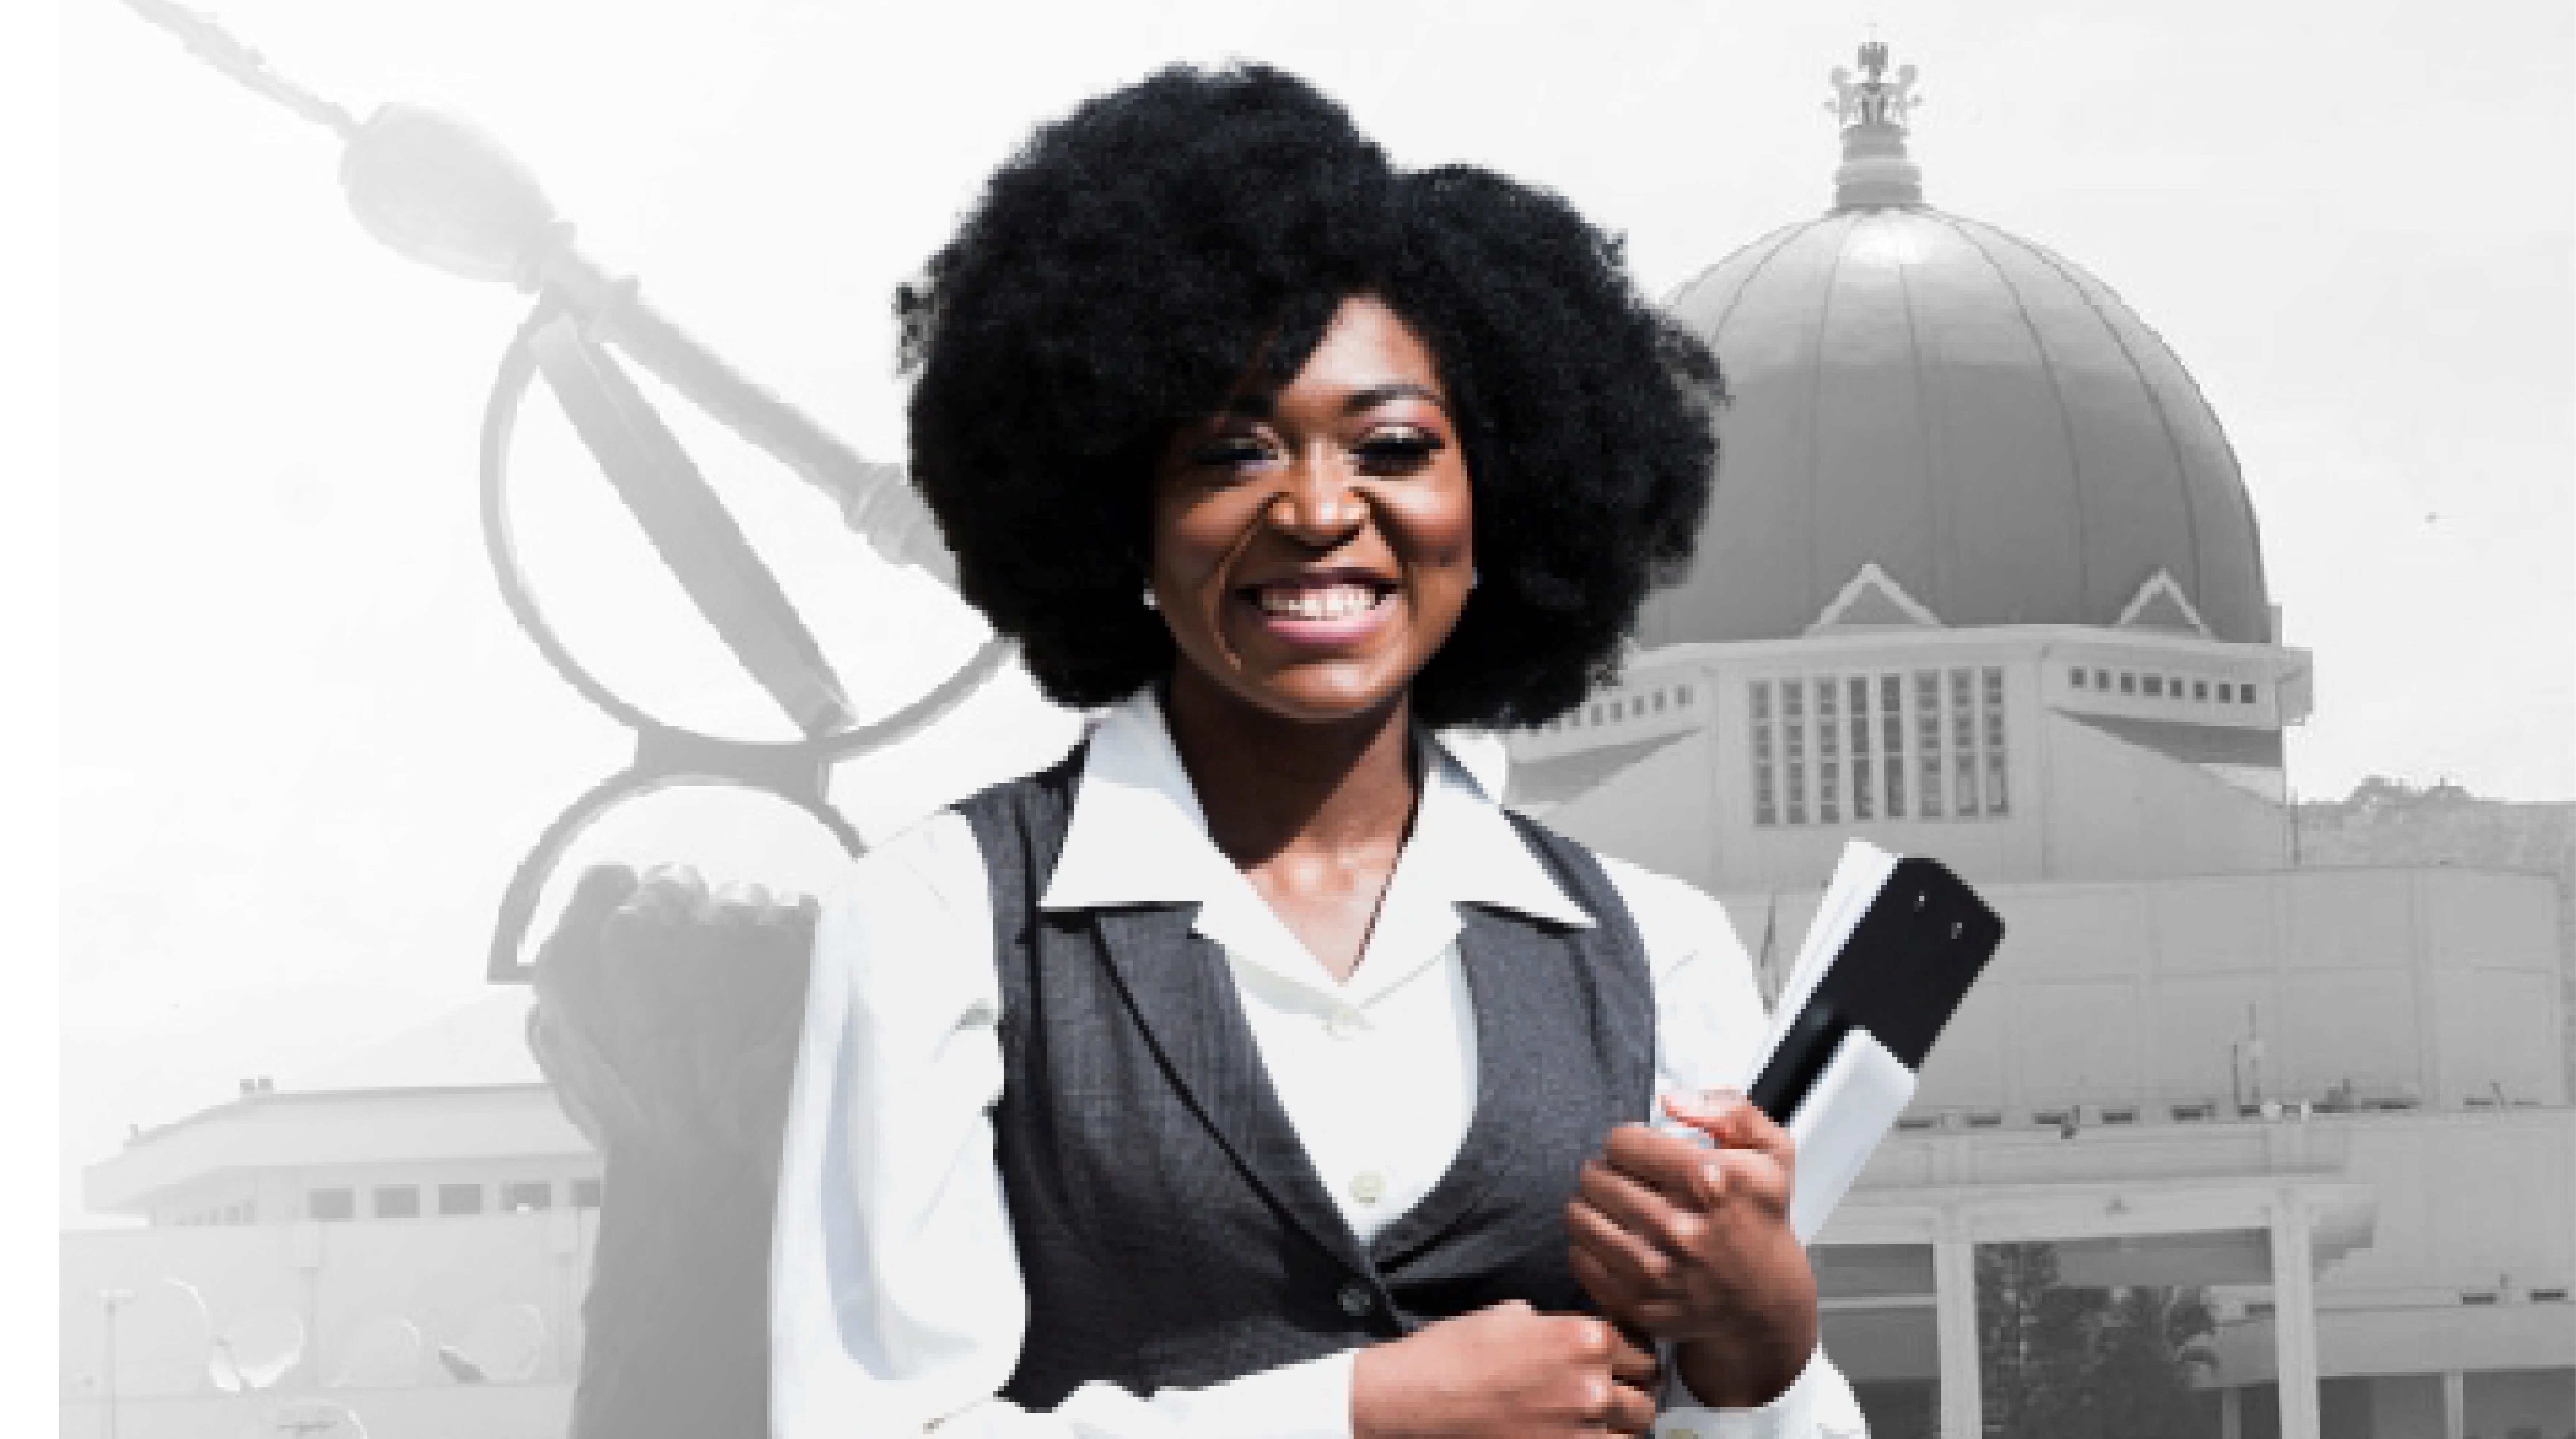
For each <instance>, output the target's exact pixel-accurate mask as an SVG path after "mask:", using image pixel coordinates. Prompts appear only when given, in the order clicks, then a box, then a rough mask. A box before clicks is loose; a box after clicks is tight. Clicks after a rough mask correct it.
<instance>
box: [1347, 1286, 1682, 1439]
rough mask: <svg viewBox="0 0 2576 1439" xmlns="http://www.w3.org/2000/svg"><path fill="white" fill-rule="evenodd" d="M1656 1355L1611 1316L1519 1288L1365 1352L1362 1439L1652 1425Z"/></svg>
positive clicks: (1355, 1424)
mask: <svg viewBox="0 0 2576 1439" xmlns="http://www.w3.org/2000/svg"><path fill="white" fill-rule="evenodd" d="M1658 1378H1659V1376H1658V1375H1657V1374H1656V1372H1655V1355H1654V1352H1653V1351H1652V1350H1649V1349H1643V1348H1640V1347H1639V1346H1637V1345H1635V1344H1633V1343H1630V1342H1629V1341H1628V1340H1626V1339H1625V1338H1622V1337H1621V1336H1620V1334H1619V1331H1618V1330H1617V1329H1616V1328H1614V1327H1613V1326H1612V1325H1611V1324H1610V1323H1609V1322H1608V1321H1606V1320H1601V1319H1594V1318H1591V1317H1588V1316H1585V1315H1574V1314H1541V1313H1539V1312H1538V1311H1537V1310H1535V1309H1532V1308H1530V1307H1529V1305H1527V1304H1525V1303H1523V1302H1521V1301H1520V1300H1517V1299H1515V1300H1512V1301H1510V1302H1508V1303H1504V1304H1497V1305H1495V1306H1493V1307H1492V1308H1490V1309H1479V1310H1477V1311H1476V1312H1475V1313H1473V1314H1462V1315H1459V1316H1458V1317H1457V1318H1455V1319H1444V1320H1441V1321H1440V1322H1439V1323H1437V1324H1431V1325H1426V1326H1424V1327H1423V1328H1422V1329H1421V1330H1419V1331H1417V1332H1415V1333H1413V1334H1410V1335H1408V1336H1406V1337H1405V1338H1402V1339H1398V1340H1395V1341H1393V1342H1391V1343H1386V1344H1376V1345H1372V1346H1370V1347H1368V1348H1366V1349H1363V1350H1361V1351H1360V1353H1359V1358H1358V1361H1357V1363H1356V1365H1355V1367H1354V1370H1353V1373H1352V1379H1351V1432H1352V1434H1353V1435H1354V1436H1355V1439H1398V1436H1403V1439H1432V1436H1455V1439H1474V1436H1495V1435H1512V1436H1516V1439H1517V1436H1521V1435H1533V1436H1547V1435H1562V1434H1644V1433H1647V1432H1648V1431H1650V1430H1651V1429H1652V1428H1653V1427H1654V1422H1655V1388H1656V1384H1657V1381H1658Z"/></svg>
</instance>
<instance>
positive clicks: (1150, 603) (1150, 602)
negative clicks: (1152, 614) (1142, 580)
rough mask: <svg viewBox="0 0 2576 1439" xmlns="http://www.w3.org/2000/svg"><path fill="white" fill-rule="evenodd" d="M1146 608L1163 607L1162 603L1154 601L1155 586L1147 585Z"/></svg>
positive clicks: (1156, 608) (1157, 608)
mask: <svg viewBox="0 0 2576 1439" xmlns="http://www.w3.org/2000/svg"><path fill="white" fill-rule="evenodd" d="M1145 608H1147V609H1149V610H1159V609H1161V608H1162V606H1161V605H1159V604H1156V603H1155V602H1154V587H1153V586H1152V585H1147V586H1145Z"/></svg>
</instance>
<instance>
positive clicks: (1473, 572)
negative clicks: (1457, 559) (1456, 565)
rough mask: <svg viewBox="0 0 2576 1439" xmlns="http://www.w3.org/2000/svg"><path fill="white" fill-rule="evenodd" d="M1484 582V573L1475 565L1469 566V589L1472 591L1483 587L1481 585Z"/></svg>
mask: <svg viewBox="0 0 2576 1439" xmlns="http://www.w3.org/2000/svg"><path fill="white" fill-rule="evenodd" d="M1484 582H1485V574H1484V571H1482V570H1479V569H1477V568H1476V567H1475V566H1474V565H1469V566H1468V567H1467V588H1469V589H1471V590H1472V589H1474V588H1475V587H1476V586H1478V585H1481V584H1483V583H1484Z"/></svg>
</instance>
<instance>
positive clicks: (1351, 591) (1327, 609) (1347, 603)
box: [1257, 585, 1377, 620]
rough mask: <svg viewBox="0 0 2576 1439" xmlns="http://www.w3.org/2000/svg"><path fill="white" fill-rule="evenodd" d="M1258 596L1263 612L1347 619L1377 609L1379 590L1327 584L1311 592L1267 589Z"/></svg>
mask: <svg viewBox="0 0 2576 1439" xmlns="http://www.w3.org/2000/svg"><path fill="white" fill-rule="evenodd" d="M1257 594H1258V596H1259V602H1260V605H1261V610H1262V613H1264V614H1272V615H1282V616H1287V617H1289V618H1293V619H1301V620H1338V619H1347V618H1349V617H1350V616H1352V615H1355V614H1358V613H1360V612H1361V611H1363V610H1369V609H1374V608H1376V607H1377V591H1375V590H1373V589H1371V588H1369V587H1368V586H1367V585H1325V586H1321V587H1318V588H1312V589H1286V588H1271V587H1265V588H1263V589H1261V590H1259V591H1257Z"/></svg>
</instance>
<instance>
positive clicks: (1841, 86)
mask: <svg viewBox="0 0 2576 1439" xmlns="http://www.w3.org/2000/svg"><path fill="white" fill-rule="evenodd" d="M1858 58H1859V60H1860V68H1861V72H1862V74H1863V76H1864V77H1865V78H1863V79H1859V80H1855V79H1853V78H1852V73H1851V72H1850V71H1849V70H1846V69H1844V68H1843V67H1842V66H1840V65H1837V66H1835V67H1834V72H1833V77H1832V78H1833V84H1834V98H1833V99H1832V100H1829V101H1827V102H1826V104H1825V108H1826V109H1828V110H1831V111H1832V112H1833V113H1834V118H1835V119H1837V120H1839V121H1841V122H1842V126H1843V163H1842V164H1841V166H1840V167H1838V168H1837V169H1836V170H1835V171H1834V208H1835V209H1837V210H1861V209H1879V208H1883V207H1886V206H1891V205H1920V204H1922V203H1923V171H1922V169H1921V168H1920V167H1919V166H1917V165H1916V164H1915V163H1914V161H1913V160H1912V159H1911V158H1910V157H1908V156H1907V155H1906V153H1905V120H1906V117H1907V116H1908V115H1910V114H1912V113H1913V111H1914V107H1915V106H1917V105H1920V104H1922V103H1923V97H1922V96H1920V95H1917V94H1915V93H1914V67H1913V66H1911V65H1899V66H1898V67H1896V78H1895V79H1893V80H1890V79H1888V78H1887V42H1886V41H1884V40H1879V39H1875V38H1872V39H1869V40H1865V41H1862V42H1861V47H1860V55H1859V57H1858Z"/></svg>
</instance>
